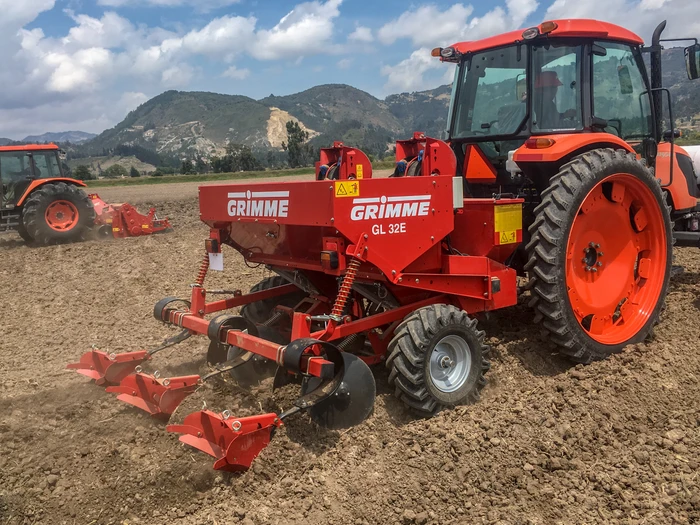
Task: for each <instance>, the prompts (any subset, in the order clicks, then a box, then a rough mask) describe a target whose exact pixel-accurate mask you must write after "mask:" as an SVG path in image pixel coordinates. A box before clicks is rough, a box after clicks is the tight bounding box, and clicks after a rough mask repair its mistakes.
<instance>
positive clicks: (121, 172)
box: [102, 164, 129, 179]
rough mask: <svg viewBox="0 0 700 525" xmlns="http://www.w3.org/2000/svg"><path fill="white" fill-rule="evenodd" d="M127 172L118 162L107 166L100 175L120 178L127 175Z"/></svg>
mask: <svg viewBox="0 0 700 525" xmlns="http://www.w3.org/2000/svg"><path fill="white" fill-rule="evenodd" d="M128 175H129V172H128V171H126V168H125V167H124V166H120V165H119V164H112V165H111V166H110V167H109V168H107V169H106V170H104V171H103V172H102V176H103V177H106V178H108V179H121V178H124V177H127V176H128Z"/></svg>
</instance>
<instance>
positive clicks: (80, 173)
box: [73, 164, 95, 180]
mask: <svg viewBox="0 0 700 525" xmlns="http://www.w3.org/2000/svg"><path fill="white" fill-rule="evenodd" d="M73 178H75V179H78V180H94V179H95V176H94V175H93V174H92V172H91V171H90V168H88V167H87V166H85V165H84V164H81V165H80V166H78V167H77V168H75V171H74V172H73Z"/></svg>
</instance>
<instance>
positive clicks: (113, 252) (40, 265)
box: [0, 179, 700, 525]
mask: <svg viewBox="0 0 700 525" xmlns="http://www.w3.org/2000/svg"><path fill="white" fill-rule="evenodd" d="M276 180H284V179H276ZM196 187H197V184H196V183H183V184H167V185H158V186H130V187H115V188H100V195H101V196H102V197H103V198H104V199H105V200H108V201H112V202H117V201H121V200H127V201H130V202H133V203H135V204H138V205H139V207H140V208H142V209H144V208H146V207H147V206H148V205H156V206H157V207H158V209H159V212H160V213H161V214H162V215H168V216H170V218H171V220H172V222H173V226H174V230H173V231H172V232H170V233H167V234H163V235H155V236H152V237H146V238H137V239H126V240H107V241H89V242H84V243H80V244H72V245H64V246H53V247H40V248H31V247H27V246H25V245H24V244H23V243H21V242H20V241H19V238H15V237H14V236H11V235H6V236H3V237H0V253H1V254H2V265H1V266H0V289H1V290H2V298H3V300H2V312H3V316H2V317H3V318H2V321H1V326H2V338H1V339H0V370H1V371H2V379H1V380H0V443H1V444H2V449H3V453H2V454H0V523H7V524H13V525H14V524H30V523H42V524H44V523H46V524H91V525H92V524H111V523H113V524H136V523H141V524H155V525H158V524H166V523H167V524H173V523H175V524H204V523H212V524H229V523H241V524H245V525H263V524H274V523H279V524H287V523H290V524H302V523H303V524H310V525H322V524H327V523H334V524H356V525H361V524H374V523H381V524H409V525H410V524H413V523H415V524H418V525H425V524H450V523H453V524H462V523H484V524H486V523H488V524H533V525H540V524H541V525H549V524H580V523H586V524H597V523H615V524H617V523H622V524H640V525H641V524H649V525H655V524H671V523H676V524H693V523H695V524H698V523H700V478H699V476H700V474H699V472H700V409H699V405H698V403H699V400H700V352H699V350H700V348H699V347H700V343H699V341H700V250H697V249H691V248H676V252H675V254H676V261H675V262H676V264H680V265H683V266H684V267H685V273H683V274H681V275H679V276H677V277H675V278H674V280H673V281H672V284H671V288H670V293H669V296H668V300H667V309H666V311H665V313H664V316H663V319H662V322H661V323H660V324H659V326H658V327H657V329H656V331H655V335H654V337H653V338H652V339H651V340H649V341H648V342H647V343H644V344H639V345H635V346H633V347H630V348H628V349H627V350H626V351H625V352H623V353H622V354H620V355H616V356H614V357H612V358H611V359H608V360H607V361H604V362H597V363H594V364H592V365H590V366H585V367H583V366H572V365H571V364H569V362H568V361H566V360H564V359H563V358H561V357H560V356H559V355H557V353H556V350H555V348H553V347H552V346H551V345H550V344H549V343H548V342H547V341H546V339H545V338H544V337H543V334H542V333H541V332H540V330H539V329H538V328H537V327H536V326H533V324H532V316H531V314H530V312H529V310H528V309H527V307H526V302H527V297H523V298H522V302H521V303H522V304H521V305H519V306H517V307H515V308H513V309H510V310H506V311H503V312H502V313H496V314H492V315H491V316H490V317H489V318H488V319H484V320H483V322H482V325H481V326H482V327H483V328H484V329H485V330H486V331H487V334H488V342H489V343H490V345H491V346H492V369H491V372H490V373H489V374H488V379H489V385H488V386H487V387H486V389H485V390H484V392H483V396H482V400H481V401H480V402H479V403H478V404H476V405H473V406H464V407H459V408H457V409H455V410H452V411H446V412H443V413H441V414H439V415H438V416H437V417H435V418H434V419H431V420H421V419H416V418H414V417H412V416H411V415H410V414H409V413H408V412H407V411H406V410H405V409H404V408H403V407H402V405H401V404H400V403H399V402H398V401H397V400H396V399H395V398H394V396H393V394H392V392H391V391H390V389H389V388H388V387H387V375H388V374H387V372H386V371H385V369H384V368H383V367H381V366H378V367H376V368H375V369H374V373H375V377H376V380H377V388H378V396H377V400H376V405H375V411H374V414H373V415H372V416H371V417H370V419H369V420H368V421H366V422H365V423H363V424H362V425H359V426H357V427H354V428H352V429H349V430H347V431H343V432H331V431H325V430H322V429H319V428H318V427H315V426H314V425H313V424H312V423H311V422H310V420H309V419H308V418H307V417H306V416H301V417H297V418H296V419H293V420H290V421H289V425H288V426H287V427H285V428H283V429H281V430H280V432H278V433H277V435H276V436H275V438H274V440H273V441H272V443H271V445H270V446H269V447H268V448H267V449H265V450H264V451H263V453H262V454H261V456H260V457H259V458H258V459H257V461H256V462H255V464H254V468H253V469H251V470H250V471H248V472H246V473H244V474H242V475H228V474H222V473H220V472H216V471H214V470H212V469H211V464H212V458H210V457H209V456H207V455H205V454H203V453H200V452H197V451H194V450H191V449H189V448H186V447H184V446H183V445H181V444H180V443H179V442H178V440H177V437H176V436H175V435H171V434H168V433H166V432H165V429H164V426H163V425H162V424H161V423H159V422H157V421H154V420H151V419H149V417H147V416H145V415H144V414H143V413H141V412H139V411H137V410H136V409H133V408H132V407H130V406H127V405H124V404H122V403H120V402H118V401H116V400H115V399H114V398H113V396H112V395H111V394H107V393H105V392H104V390H103V389H102V388H99V387H96V386H95V385H93V384H91V383H90V382H89V381H88V380H87V379H86V378H84V377H83V376H80V375H78V374H75V373H74V372H72V371H68V370H66V369H65V366H66V364H67V363H69V362H72V361H75V360H77V359H78V358H79V356H80V355H81V354H82V353H83V352H84V351H86V350H89V348H90V345H92V344H96V345H97V346H99V347H100V348H102V349H104V350H108V351H113V352H123V351H129V350H136V349H141V348H149V347H152V346H155V345H157V344H158V343H159V342H160V341H161V340H162V339H163V338H165V337H167V336H169V335H171V334H173V333H174V332H173V330H172V329H169V328H167V327H165V326H163V325H161V324H159V323H157V322H156V321H155V320H154V319H153V317H152V315H151V311H152V308H153V304H154V303H155V302H156V301H157V300H158V299H160V298H162V297H164V296H168V295H181V296H188V295H189V286H188V285H189V283H191V282H192V281H193V280H194V276H195V274H196V271H197V268H198V265H199V262H200V259H201V256H202V252H203V240H204V238H205V237H206V235H207V229H206V227H205V226H204V225H202V224H201V223H199V221H198V205H197V201H196V196H197V192H196ZM225 257H226V271H225V272H224V273H223V274H218V273H210V276H211V280H210V281H209V282H210V283H211V284H212V285H213V286H215V287H223V286H226V287H228V288H231V287H238V288H241V289H244V290H247V289H248V288H249V287H251V286H252V285H253V284H255V283H256V282H257V281H259V280H260V279H262V278H263V277H264V276H265V271H264V270H262V269H252V268H248V267H247V266H245V265H244V264H243V262H242V260H241V259H240V258H239V257H237V256H236V255H235V254H234V253H232V252H231V251H229V252H226V254H225ZM205 348H206V343H205V342H204V341H203V340H202V339H198V338H192V339H190V340H189V341H187V342H185V343H184V344H182V345H180V346H179V347H175V348H174V349H170V350H167V351H165V352H163V353H162V354H160V355H159V356H157V357H156V358H155V359H154V361H153V362H152V366H149V367H147V368H148V369H149V370H154V369H156V368H159V369H160V371H161V373H163V374H164V375H166V376H167V375H173V374H178V375H180V374H186V373H196V372H203V371H205V370H206V365H205V363H204V352H205ZM263 386H269V385H263ZM256 390H258V392H255V393H254V394H256V395H251V393H249V392H246V391H244V390H241V389H239V388H238V387H237V386H235V385H234V384H232V383H231V382H230V381H224V380H219V381H218V382H214V383H211V384H208V385H207V386H206V387H205V388H202V389H201V390H200V391H199V392H197V393H196V394H194V395H193V396H191V398H190V399H188V400H187V402H186V403H185V405H184V406H183V407H181V409H180V410H178V412H176V414H175V415H174V416H173V419H174V420H176V421H179V420H181V418H182V417H183V415H184V414H186V413H188V412H190V411H193V410H198V409H200V408H201V407H202V405H203V403H204V402H206V403H207V406H208V407H210V408H212V409H214V410H223V409H225V408H228V409H231V410H232V412H233V413H234V414H240V415H247V414H249V413H254V412H259V411H260V410H261V409H264V410H268V409H272V408H275V407H276V405H278V404H279V405H281V406H282V407H283V408H286V407H288V406H289V400H290V399H293V397H292V393H291V392H288V391H286V390H283V391H281V392H278V393H277V394H275V396H273V395H272V394H271V393H270V390H269V389H267V388H259V389H256Z"/></svg>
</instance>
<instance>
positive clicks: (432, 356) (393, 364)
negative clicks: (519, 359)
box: [386, 304, 491, 416]
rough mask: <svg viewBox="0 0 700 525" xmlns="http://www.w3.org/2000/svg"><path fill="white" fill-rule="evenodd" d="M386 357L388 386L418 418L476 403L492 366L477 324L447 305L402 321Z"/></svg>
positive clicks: (462, 311)
mask: <svg viewBox="0 0 700 525" xmlns="http://www.w3.org/2000/svg"><path fill="white" fill-rule="evenodd" d="M388 353H389V357H388V359H387V361H386V366H387V367H388V368H389V369H390V370H391V372H390V373H389V384H390V385H392V386H393V387H395V389H396V396H397V397H398V398H399V399H400V400H401V401H403V402H404V404H405V405H407V406H408V407H409V408H411V409H413V410H414V411H416V412H417V413H418V414H420V415H422V416H432V415H434V414H436V413H437V412H439V411H440V410H441V409H442V408H444V407H452V406H455V405H457V404H462V403H465V402H466V403H473V402H476V401H478V399H479V392H480V391H481V389H482V388H483V387H484V385H486V379H485V378H484V374H485V373H486V372H487V371H488V370H489V368H490V366H491V365H490V363H489V362H488V360H487V357H488V353H489V347H488V346H487V345H485V344H484V332H482V331H480V330H478V329H477V327H476V320H474V319H470V318H469V316H468V315H467V313H466V312H465V311H464V310H460V309H459V308H457V307H455V306H452V305H446V304H436V305H432V306H426V307H424V308H421V309H419V310H416V311H415V312H413V313H412V314H410V315H409V316H408V317H406V319H404V321H403V323H401V325H399V327H398V328H397V329H396V335H395V336H394V338H393V339H392V340H391V342H390V343H389V349H388Z"/></svg>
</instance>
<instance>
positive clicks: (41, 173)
mask: <svg viewBox="0 0 700 525" xmlns="http://www.w3.org/2000/svg"><path fill="white" fill-rule="evenodd" d="M34 166H35V167H36V178H37V179H51V178H55V177H60V176H61V171H60V169H59V167H58V158H57V157H56V154H55V153H53V152H46V153H40V152H36V153H34Z"/></svg>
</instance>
